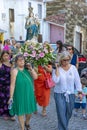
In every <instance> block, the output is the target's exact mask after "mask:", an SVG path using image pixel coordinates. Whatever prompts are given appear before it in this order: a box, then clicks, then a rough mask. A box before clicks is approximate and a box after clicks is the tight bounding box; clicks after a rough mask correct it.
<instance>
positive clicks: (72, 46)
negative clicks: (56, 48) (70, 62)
mask: <svg viewBox="0 0 87 130" xmlns="http://www.w3.org/2000/svg"><path fill="white" fill-rule="evenodd" d="M67 47H71V48H72V50H73V53H74V46H73V45H68V46H67Z"/></svg>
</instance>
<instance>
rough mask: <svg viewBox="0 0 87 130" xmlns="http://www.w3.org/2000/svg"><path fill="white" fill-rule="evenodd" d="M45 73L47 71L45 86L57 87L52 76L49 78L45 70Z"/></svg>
mask: <svg viewBox="0 0 87 130" xmlns="http://www.w3.org/2000/svg"><path fill="white" fill-rule="evenodd" d="M44 73H45V77H46V80H45V87H46V88H53V87H55V82H54V81H53V80H52V78H51V77H49V78H48V77H47V75H46V72H45V71H44Z"/></svg>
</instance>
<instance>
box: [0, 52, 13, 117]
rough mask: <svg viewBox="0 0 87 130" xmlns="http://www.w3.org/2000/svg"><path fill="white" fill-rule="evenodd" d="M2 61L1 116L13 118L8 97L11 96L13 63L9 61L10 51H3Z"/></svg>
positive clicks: (0, 68) (0, 66)
mask: <svg viewBox="0 0 87 130" xmlns="http://www.w3.org/2000/svg"><path fill="white" fill-rule="evenodd" d="M0 59H1V63H0V116H2V117H4V119H9V118H10V119H13V117H11V116H10V115H9V110H8V99H9V96H10V93H9V92H10V71H11V64H10V62H9V59H10V56H9V52H8V51H3V52H2V53H1V58H0Z"/></svg>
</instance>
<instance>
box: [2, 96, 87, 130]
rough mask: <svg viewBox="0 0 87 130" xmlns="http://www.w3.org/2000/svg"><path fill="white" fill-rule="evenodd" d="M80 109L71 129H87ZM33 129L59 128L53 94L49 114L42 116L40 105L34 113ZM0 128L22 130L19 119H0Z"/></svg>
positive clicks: (52, 129) (86, 123)
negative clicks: (13, 120) (36, 112)
mask: <svg viewBox="0 0 87 130" xmlns="http://www.w3.org/2000/svg"><path fill="white" fill-rule="evenodd" d="M81 116H82V115H81V111H79V115H78V117H74V116H72V118H71V121H70V124H69V130H87V120H83V119H82V117H81ZM30 125H31V130H58V129H57V117H56V109H55V102H54V98H53V94H51V101H50V104H49V106H48V108H47V116H46V117H42V116H41V108H40V107H38V114H34V115H32V119H31V122H30ZM0 130H20V129H19V124H18V121H17V120H16V121H15V122H12V121H4V120H3V119H0Z"/></svg>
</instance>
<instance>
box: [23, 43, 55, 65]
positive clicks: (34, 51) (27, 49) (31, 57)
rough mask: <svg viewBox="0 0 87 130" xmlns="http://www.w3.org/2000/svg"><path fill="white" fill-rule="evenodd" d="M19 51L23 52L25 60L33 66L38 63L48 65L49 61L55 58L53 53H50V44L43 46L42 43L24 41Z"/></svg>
mask: <svg viewBox="0 0 87 130" xmlns="http://www.w3.org/2000/svg"><path fill="white" fill-rule="evenodd" d="M21 51H22V53H23V54H24V57H25V60H26V62H28V63H31V64H33V65H34V66H35V67H37V66H38V65H42V66H43V65H48V64H49V62H52V61H54V60H55V55H54V54H53V53H52V49H51V47H50V44H46V45H45V46H44V44H42V43H36V42H32V41H26V42H25V44H24V46H22V48H21Z"/></svg>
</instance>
